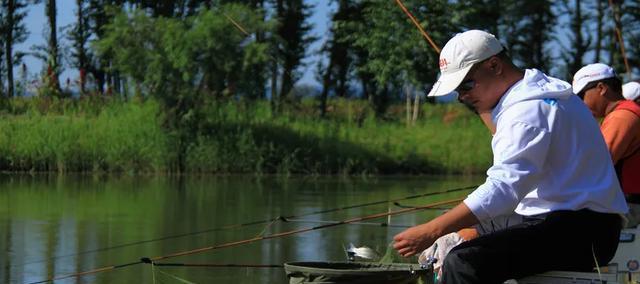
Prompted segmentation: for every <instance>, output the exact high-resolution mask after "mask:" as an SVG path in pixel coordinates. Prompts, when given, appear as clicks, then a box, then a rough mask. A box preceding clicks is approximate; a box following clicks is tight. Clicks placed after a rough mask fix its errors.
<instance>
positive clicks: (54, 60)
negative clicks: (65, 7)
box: [45, 0, 61, 93]
mask: <svg viewBox="0 0 640 284" xmlns="http://www.w3.org/2000/svg"><path fill="white" fill-rule="evenodd" d="M57 13H58V9H57V7H56V0H47V1H46V4H45V15H46V16H47V20H48V22H49V36H48V38H47V54H48V56H47V57H48V58H47V73H46V80H47V82H48V85H49V87H50V88H51V89H52V90H53V91H55V92H57V93H60V92H61V89H60V82H59V81H58V80H59V79H58V77H59V75H60V71H61V70H60V69H61V66H60V51H59V46H58V32H57V30H58V25H57V18H58V16H57Z"/></svg>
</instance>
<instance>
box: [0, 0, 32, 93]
mask: <svg viewBox="0 0 640 284" xmlns="http://www.w3.org/2000/svg"><path fill="white" fill-rule="evenodd" d="M26 6H27V4H26V3H25V2H23V1H20V0H2V10H3V14H4V16H3V19H4V20H3V21H2V24H1V25H2V34H3V35H2V38H3V40H2V42H3V43H4V59H5V64H4V66H5V68H6V73H7V96H8V97H13V96H14V88H15V84H14V79H13V66H15V65H17V64H18V63H19V61H20V58H21V57H22V53H14V51H13V46H14V45H16V44H19V43H22V42H24V41H25V40H26V39H27V35H28V32H27V29H26V27H25V24H24V17H25V16H26V12H25V11H24V10H25V8H26Z"/></svg>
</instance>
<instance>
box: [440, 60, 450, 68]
mask: <svg viewBox="0 0 640 284" xmlns="http://www.w3.org/2000/svg"><path fill="white" fill-rule="evenodd" d="M448 64H449V62H447V59H446V58H442V59H440V69H444V68H447V65H448Z"/></svg>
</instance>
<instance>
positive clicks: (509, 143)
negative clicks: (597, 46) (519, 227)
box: [464, 69, 628, 221]
mask: <svg viewBox="0 0 640 284" xmlns="http://www.w3.org/2000/svg"><path fill="white" fill-rule="evenodd" d="M492 118H493V122H494V123H495V124H496V127H497V128H496V133H495V135H494V136H493V139H492V141H491V146H492V149H493V165H492V166H491V168H489V170H488V171H487V179H486V181H485V183H484V184H482V185H481V186H480V187H478V188H477V189H476V190H475V191H473V192H472V193H471V194H470V195H469V196H468V197H467V198H466V199H465V200H464V203H465V204H466V205H467V206H468V207H469V209H471V211H472V212H473V214H474V215H475V216H476V217H477V218H478V219H479V220H480V221H483V220H487V219H491V218H493V217H496V216H500V215H506V214H512V213H513V212H514V210H515V212H516V213H517V214H520V215H527V216H530V215H536V214H542V213H548V212H551V211H557V210H580V209H585V208H586V209H590V210H593V211H597V212H604V213H619V214H624V213H626V212H627V210H628V209H627V205H626V202H625V200H624V196H623V193H622V191H621V189H620V186H619V182H618V179H617V177H616V173H615V170H614V167H613V164H612V162H611V157H610V155H609V151H608V150H607V146H606V145H605V143H604V139H603V138H602V134H601V133H600V129H599V127H598V123H597V122H596V120H595V119H594V118H593V116H592V114H591V112H590V111H589V110H588V109H587V107H586V106H585V105H584V103H583V102H582V101H581V100H580V99H579V98H578V97H577V96H575V95H573V94H572V91H571V85H570V84H569V83H567V82H564V81H561V80H558V79H555V78H552V77H548V76H546V75H545V74H543V73H542V72H540V71H538V70H535V69H528V70H526V72H525V75H524V78H523V79H522V80H521V81H519V82H518V83H516V84H515V85H513V86H512V87H511V88H510V89H509V90H508V91H507V92H506V93H505V95H504V96H503V97H502V98H501V100H500V101H499V102H498V104H497V106H496V107H495V108H494V109H493V112H492Z"/></svg>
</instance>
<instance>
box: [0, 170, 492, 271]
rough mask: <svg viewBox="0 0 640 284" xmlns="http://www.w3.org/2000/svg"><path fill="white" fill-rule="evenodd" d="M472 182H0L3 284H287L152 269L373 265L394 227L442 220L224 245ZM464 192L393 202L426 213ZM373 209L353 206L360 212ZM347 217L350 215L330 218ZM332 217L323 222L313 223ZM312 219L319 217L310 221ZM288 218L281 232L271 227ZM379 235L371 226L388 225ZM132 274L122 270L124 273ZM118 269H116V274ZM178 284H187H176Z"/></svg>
mask: <svg viewBox="0 0 640 284" xmlns="http://www.w3.org/2000/svg"><path fill="white" fill-rule="evenodd" d="M481 181H482V179H481V177H459V176H452V177H376V178H366V179H365V178H361V177H354V178H339V177H320V178H316V177H293V178H282V177H255V176H227V177H218V176H184V177H157V176H156V177H144V176H142V177H140V176H136V177H131V176H106V177H104V176H68V175H67V176H55V175H54V176H41V175H35V176H20V175H4V176H0V281H2V283H35V282H38V281H42V280H46V279H50V278H52V277H60V276H65V275H70V274H75V273H79V272H85V271H92V270H94V269H99V268H105V269H104V271H102V272H99V273H91V274H88V275H86V276H82V277H70V278H66V279H62V280H59V281H56V282H55V283H180V281H189V282H192V283H234V284H240V283H287V278H286V275H285V273H284V269H283V268H247V267H169V266H163V267H158V266H156V267H152V266H150V265H148V264H143V263H140V259H141V258H143V257H149V258H157V257H162V256H170V255H173V254H175V253H180V252H185V251H191V250H194V249H199V248H204V249H203V250H202V251H200V252H198V253H193V254H188V255H182V256H177V257H168V258H165V259H162V260H158V261H157V262H158V263H180V264H188V265H192V264H198V265H202V264H204V265H208V266H210V265H211V264H216V265H217V264H224V265H226V264H238V265H248V264H251V265H282V264H283V263H285V262H292V261H345V260H346V257H345V252H344V247H345V246H348V244H349V243H353V244H355V245H357V246H361V245H366V246H369V247H372V248H374V249H376V250H378V251H379V252H380V253H381V254H384V252H385V251H386V250H387V246H388V245H389V244H390V242H391V240H392V238H393V236H394V235H395V234H397V233H398V232H400V231H402V230H403V228H402V226H406V225H414V224H418V223H422V222H424V221H425V220H428V219H431V218H433V217H434V216H437V215H438V214H441V212H442V210H441V209H440V210H425V211H419V212H414V213H409V214H403V215H399V216H394V217H390V218H387V217H383V218H380V219H375V220H368V221H365V222H366V223H368V224H349V225H340V226H335V227H331V228H325V229H318V230H312V231H309V232H304V233H298V234H292V235H290V236H284V237H278V238H273V239H265V240H258V241H255V242H251V243H246V244H240V245H236V246H231V247H226V248H220V249H207V248H211V247H215V246H217V245H221V244H227V243H231V242H236V241H242V240H247V239H252V238H256V237H259V236H269V235H272V234H275V233H280V232H288V231H293V230H299V229H303V228H311V227H314V226H319V225H322V224H326V223H325V222H327V221H341V220H346V219H351V218H356V217H363V216H367V215H371V214H376V213H382V212H388V211H396V210H400V209H402V208H401V207H398V206H397V205H394V204H393V202H384V201H387V200H396V199H402V198H404V197H409V196H414V195H420V194H426V193H429V192H441V191H445V190H450V189H457V188H461V187H466V186H471V185H475V184H479V183H480V182H481ZM469 191H470V190H461V191H454V192H450V193H447V194H438V195H434V196H429V197H420V198H413V199H406V200H401V201H398V202H400V203H401V204H403V205H413V206H419V205H425V204H428V203H432V202H436V201H442V200H450V199H455V198H460V197H464V196H466V194H467V193H468V192H469ZM378 201H380V203H378V204H376V205H369V206H358V205H362V204H366V203H375V202H378ZM348 206H353V208H350V209H342V210H332V209H338V208H344V207H348ZM321 211H329V212H326V213H318V212H321ZM316 213H317V214H316ZM278 216H294V217H292V218H289V219H291V220H290V221H289V222H283V221H275V222H269V221H265V220H272V219H274V218H277V217H278ZM387 222H390V224H391V225H392V226H386V227H385V226H381V225H376V224H372V223H387ZM126 264H130V265H126ZM122 265H125V266H123V267H120V266H122ZM183 283H184V282H183Z"/></svg>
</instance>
